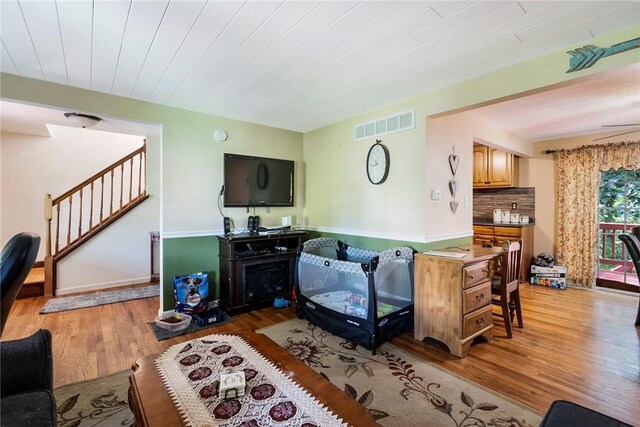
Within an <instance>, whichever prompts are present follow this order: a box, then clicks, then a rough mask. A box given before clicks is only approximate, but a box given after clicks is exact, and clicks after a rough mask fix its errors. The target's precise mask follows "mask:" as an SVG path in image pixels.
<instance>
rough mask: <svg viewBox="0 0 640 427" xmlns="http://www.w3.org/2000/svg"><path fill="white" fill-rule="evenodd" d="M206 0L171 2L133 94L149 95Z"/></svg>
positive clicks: (137, 95)
mask: <svg viewBox="0 0 640 427" xmlns="http://www.w3.org/2000/svg"><path fill="white" fill-rule="evenodd" d="M206 4H207V2H206V0H202V1H183V2H180V3H175V2H172V3H170V4H169V8H168V9H167V13H166V14H165V17H164V19H163V20H162V23H161V24H160V29H159V31H158V34H157V36H156V39H155V41H154V43H153V44H152V45H151V49H150V50H149V54H148V55H147V59H146V61H145V63H144V65H143V66H142V69H141V70H140V74H139V75H138V76H137V78H136V82H135V85H134V88H133V90H132V91H131V93H129V94H128V95H129V96H131V97H133V98H138V99H145V98H148V97H149V96H150V95H151V93H152V92H153V89H154V88H155V87H156V84H158V82H159V81H160V79H161V78H162V76H163V75H164V73H165V71H166V70H167V68H168V67H169V65H170V64H171V62H172V61H173V60H174V58H175V57H176V55H177V54H178V50H179V49H180V48H181V47H182V46H183V45H184V43H185V39H186V38H187V36H188V35H189V33H190V32H191V30H192V29H193V26H194V25H195V23H196V20H197V19H198V17H199V16H200V14H201V13H202V11H203V9H204V7H205V6H206Z"/></svg>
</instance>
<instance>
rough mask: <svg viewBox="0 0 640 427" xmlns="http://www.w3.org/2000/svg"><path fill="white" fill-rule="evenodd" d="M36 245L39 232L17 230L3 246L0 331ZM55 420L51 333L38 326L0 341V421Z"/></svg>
mask: <svg viewBox="0 0 640 427" xmlns="http://www.w3.org/2000/svg"><path fill="white" fill-rule="evenodd" d="M39 245H40V237H39V236H38V235H36V234H33V233H19V234H17V235H15V236H13V237H12V238H11V240H9V242H8V243H7V244H6V245H5V247H4V248H3V249H2V253H1V254H0V288H1V290H2V301H1V303H2V307H1V308H2V324H1V326H2V329H0V335H1V334H2V331H4V325H5V323H6V321H7V318H8V317H9V312H10V311H11V306H12V305H13V302H14V301H15V299H16V296H17V295H18V292H19V291H20V288H21V287H22V284H23V283H24V280H25V279H26V277H27V275H28V274H29V271H30V270H31V267H33V263H34V261H35V259H36V256H37V254H38V246H39ZM56 422H57V413H56V401H55V398H54V396H53V361H52V357H51V333H50V332H49V331H47V330H45V329H40V330H39V331H38V332H36V333H35V334H33V335H31V336H30V337H27V338H22V339H18V340H13V341H3V342H2V343H0V425H2V426H55V425H56Z"/></svg>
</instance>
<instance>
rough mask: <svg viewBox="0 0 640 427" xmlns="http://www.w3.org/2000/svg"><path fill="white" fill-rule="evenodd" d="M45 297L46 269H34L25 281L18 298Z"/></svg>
mask: <svg viewBox="0 0 640 427" xmlns="http://www.w3.org/2000/svg"><path fill="white" fill-rule="evenodd" d="M42 295H44V267H34V268H32V269H31V271H30V272H29V275H28V276H27V278H26V279H25V281H24V284H23V285H22V287H21V288H20V292H18V296H17V298H18V299H20V298H31V297H39V296H42Z"/></svg>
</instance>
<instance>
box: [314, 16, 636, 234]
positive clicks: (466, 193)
mask: <svg viewBox="0 0 640 427" xmlns="http://www.w3.org/2000/svg"><path fill="white" fill-rule="evenodd" d="M639 36H640V25H634V26H631V27H628V28H625V29H621V30H619V31H615V32H612V33H610V34H606V35H602V36H599V37H596V38H592V39H590V40H585V41H584V43H581V44H577V45H575V46H567V48H566V49H563V50H561V51H557V52H554V53H551V54H549V55H545V56H542V57H539V58H535V59H533V60H530V61H526V62H522V63H519V64H516V65H513V66H510V67H506V68H503V69H500V70H497V71H495V72H491V73H487V74H485V75H482V76H479V77H477V78H474V79H470V80H467V81H464V82H461V83H458V84H455V85H452V86H449V87H444V88H441V89H438V90H435V91H433V92H430V93H426V94H424V95H420V96H417V97H414V98H411V99H407V100H404V101H402V102H398V103H394V104H390V105H388V106H385V107H384V108H380V109H376V110H373V111H371V112H369V113H367V114H363V115H361V116H357V117H353V118H350V119H348V120H344V121H341V122H338V123H334V124H331V125H329V126H326V127H324V128H321V129H317V130H314V131H312V132H308V133H305V134H304V159H305V163H306V166H307V174H306V181H307V193H306V203H305V207H304V215H305V224H309V225H311V226H313V227H314V228H317V229H321V230H325V231H331V232H333V233H339V234H347V235H364V236H370V237H376V238H380V239H389V240H405V241H409V242H438V241H441V240H450V239H457V238H461V237H464V236H469V235H471V233H472V224H473V206H472V198H473V185H472V169H473V163H472V158H473V153H472V152H473V142H474V138H479V139H482V138H483V137H484V136H485V135H486V134H487V126H484V125H481V126H476V125H474V124H472V123H468V124H466V125H468V127H467V126H465V127H464V128H462V127H461V128H458V127H452V128H450V132H448V134H447V132H443V131H442V129H441V128H436V127H434V126H433V122H434V121H435V120H438V118H436V117H439V118H441V117H443V116H445V115H448V114H452V113H461V112H464V111H466V110H469V109H472V108H476V107H479V106H483V105H488V104H491V103H494V102H498V101H499V100H506V99H511V98H515V97H518V96H523V95H527V94H531V93H535V92H538V91H541V90H542V89H541V88H545V90H546V89H549V88H555V87H559V86H560V85H562V84H564V83H566V82H567V81H569V80H574V79H582V78H588V77H589V76H591V75H593V74H596V73H601V72H605V71H608V70H612V69H615V68H619V67H623V66H626V65H630V64H634V63H637V62H640V49H634V50H630V51H627V52H624V53H620V54H617V55H613V56H611V57H607V58H603V59H601V60H600V61H598V62H596V63H595V65H594V66H593V67H591V68H588V69H585V70H582V71H580V72H575V73H566V70H567V69H568V67H569V55H567V53H566V51H568V50H570V49H573V48H576V47H579V46H582V45H583V44H593V45H596V46H602V47H606V46H610V45H612V44H616V43H620V42H622V41H626V40H630V39H633V38H636V37H639ZM408 109H413V110H414V111H415V128H414V129H411V130H406V131H402V132H397V133H391V134H387V135H381V136H379V137H378V138H379V139H381V140H382V143H383V144H385V145H386V146H387V148H388V149H389V151H390V156H391V167H390V171H389V177H388V179H387V181H386V182H385V183H383V184H381V185H372V184H370V183H369V182H368V180H367V176H366V172H365V162H366V156H367V151H368V149H369V148H370V147H371V145H372V144H373V143H374V142H375V139H376V138H369V139H366V140H360V141H354V138H353V135H354V127H355V126H356V125H358V124H362V123H366V122H369V121H372V120H376V119H380V118H384V117H386V116H389V115H393V114H397V113H400V112H403V111H406V110H408ZM491 134H492V135H498V134H499V132H498V131H497V130H493V132H491ZM491 142H493V143H495V144H496V145H498V146H502V147H504V148H507V149H510V150H513V151H515V152H518V153H520V154H522V155H524V156H532V155H533V144H531V143H528V144H527V143H524V142H523V141H519V140H516V139H515V138H509V137H508V136H506V137H504V138H501V137H497V140H494V141H491ZM454 147H455V154H456V155H458V156H459V158H460V166H459V168H458V171H457V174H456V179H457V180H458V181H459V189H458V193H457V196H456V200H457V201H458V202H459V205H458V208H457V211H456V212H455V213H453V212H451V209H450V207H449V201H450V200H451V196H450V194H449V190H448V181H449V179H450V178H451V177H452V176H451V172H450V171H449V165H448V161H447V159H448V156H449V155H450V154H452V153H453V150H454ZM432 190H440V191H441V192H442V195H443V197H442V199H441V200H432V199H431V191H432ZM465 198H466V199H467V201H468V203H466V204H465Z"/></svg>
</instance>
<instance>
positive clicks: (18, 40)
mask: <svg viewBox="0 0 640 427" xmlns="http://www.w3.org/2000/svg"><path fill="white" fill-rule="evenodd" d="M0 5H1V6H2V10H1V12H2V13H0V17H1V18H2V21H1V22H2V33H1V34H2V44H3V45H4V46H5V48H6V49H7V52H8V53H9V55H10V56H11V58H12V63H13V65H14V66H15V68H17V69H18V72H19V73H20V75H23V76H25V77H31V78H34V79H45V77H44V74H43V73H42V67H41V66H40V60H39V59H38V55H37V54H36V50H35V48H34V46H33V41H32V40H31V34H29V30H28V29H27V25H26V23H25V20H24V17H23V15H22V10H21V9H20V5H19V4H18V2H17V1H14V0H8V1H4V2H2V3H0ZM7 64H9V63H8V62H7ZM2 66H3V67H4V62H3V63H2ZM2 71H4V68H3V70H2ZM7 72H8V71H7Z"/></svg>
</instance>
